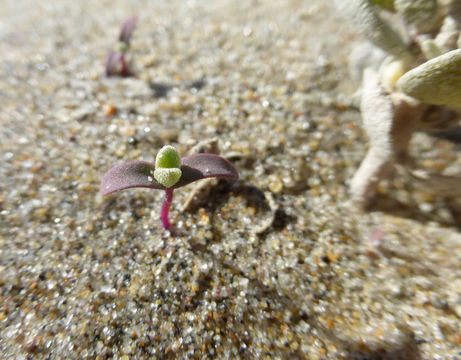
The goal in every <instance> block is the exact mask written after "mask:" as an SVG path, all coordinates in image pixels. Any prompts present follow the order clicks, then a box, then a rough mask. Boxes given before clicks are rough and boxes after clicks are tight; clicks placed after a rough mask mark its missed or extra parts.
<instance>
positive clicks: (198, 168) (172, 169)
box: [101, 145, 239, 229]
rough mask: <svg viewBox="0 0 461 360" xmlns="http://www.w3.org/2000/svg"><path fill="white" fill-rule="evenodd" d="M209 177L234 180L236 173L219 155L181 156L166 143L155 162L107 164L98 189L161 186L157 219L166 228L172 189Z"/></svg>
mask: <svg viewBox="0 0 461 360" xmlns="http://www.w3.org/2000/svg"><path fill="white" fill-rule="evenodd" d="M212 177H215V178H224V179H231V180H237V179H238V177H239V175H238V173H237V170H236V169H235V167H234V166H233V165H232V164H231V163H230V162H229V161H228V160H226V159H224V158H223V157H221V156H219V155H215V154H193V155H189V156H186V157H183V158H182V159H181V158H180V156H179V152H178V150H176V148H174V147H173V146H170V145H166V146H164V147H163V148H162V149H160V151H159V153H158V154H157V157H156V159H155V164H154V163H151V162H147V161H129V162H125V163H122V164H119V165H116V166H114V167H113V168H111V169H110V170H109V171H107V172H106V173H105V174H104V176H103V178H102V180H101V193H102V194H103V195H108V194H112V193H114V192H117V191H120V190H124V189H129V188H135V187H144V188H150V189H160V190H165V200H164V202H163V205H162V212H161V220H162V224H163V227H164V228H165V229H169V228H170V222H169V220H168V213H169V211H170V207H171V203H172V201H173V191H174V190H175V189H177V188H179V187H182V186H184V185H187V184H190V183H192V182H194V181H197V180H201V179H206V178H212Z"/></svg>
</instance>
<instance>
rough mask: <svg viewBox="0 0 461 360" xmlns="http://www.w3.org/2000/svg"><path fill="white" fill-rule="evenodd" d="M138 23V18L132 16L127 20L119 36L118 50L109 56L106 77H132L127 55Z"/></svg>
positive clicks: (111, 52)
mask: <svg viewBox="0 0 461 360" xmlns="http://www.w3.org/2000/svg"><path fill="white" fill-rule="evenodd" d="M137 22H138V17H137V16H131V17H129V18H128V19H126V20H125V21H124V22H123V24H122V26H121V28H120V35H119V36H118V44H117V48H116V50H112V51H110V52H109V54H107V58H106V75H107V76H129V75H131V73H130V71H129V69H128V63H127V60H126V53H127V52H128V49H129V48H130V42H131V38H132V36H133V32H134V29H135V28H136V23H137Z"/></svg>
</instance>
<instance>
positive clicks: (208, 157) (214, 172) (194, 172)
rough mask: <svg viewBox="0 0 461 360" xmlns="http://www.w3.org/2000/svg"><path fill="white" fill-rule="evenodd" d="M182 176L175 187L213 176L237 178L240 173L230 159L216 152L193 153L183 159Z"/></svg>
mask: <svg viewBox="0 0 461 360" xmlns="http://www.w3.org/2000/svg"><path fill="white" fill-rule="evenodd" d="M181 171H182V176H181V178H180V179H179V181H178V183H177V184H175V186H174V187H175V188H178V187H181V186H184V185H187V184H190V183H191V182H194V181H197V180H200V179H206V178H211V177H216V178H224V179H230V180H237V179H238V178H239V174H238V172H237V170H235V167H234V165H232V164H231V163H230V162H229V161H228V160H226V159H225V158H223V157H222V156H219V155H215V154H193V155H189V156H186V157H183V158H182V159H181Z"/></svg>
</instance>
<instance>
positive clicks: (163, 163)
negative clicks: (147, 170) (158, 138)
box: [155, 145, 181, 169]
mask: <svg viewBox="0 0 461 360" xmlns="http://www.w3.org/2000/svg"><path fill="white" fill-rule="evenodd" d="M180 166H181V157H180V156H179V152H178V150H176V148H175V147H173V146H171V145H165V146H164V147H162V148H161V149H160V151H159V152H158V154H157V157H156V158H155V167H156V168H178V169H179V167H180Z"/></svg>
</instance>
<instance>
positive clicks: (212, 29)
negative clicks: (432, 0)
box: [0, 0, 461, 360]
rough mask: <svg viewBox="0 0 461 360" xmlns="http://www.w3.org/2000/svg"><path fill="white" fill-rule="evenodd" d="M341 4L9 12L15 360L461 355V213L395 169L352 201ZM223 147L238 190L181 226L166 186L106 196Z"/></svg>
mask: <svg viewBox="0 0 461 360" xmlns="http://www.w3.org/2000/svg"><path fill="white" fill-rule="evenodd" d="M327 3H328V2H323V1H314V0H310V1H308V0H304V1H300V0H289V1H285V0H276V1H265V2H264V1H247V2H236V1H225V0H220V1H213V2H200V1H194V0H189V1H179V0H173V1H150V2H144V1H131V2H129V3H128V2H125V1H75V0H74V1H71V0H65V1H59V2H58V1H39V2H38V1H32V0H3V1H2V2H0V14H1V17H0V136H1V138H0V156H1V161H0V359H120V360H128V359H150V358H152V359H154V358H158V359H175V358H177V359H204V358H222V359H238V358H241V359H254V358H263V359H266V358H267V359H461V353H460V351H461V331H460V317H461V261H460V260H461V257H460V256H461V235H460V233H459V224H460V212H459V210H458V211H457V208H456V206H455V205H456V204H453V199H449V198H448V199H447V198H440V197H438V196H437V194H433V193H429V192H424V191H421V190H418V189H415V188H414V186H412V184H411V183H410V182H409V181H408V180H405V179H402V178H399V177H398V176H396V177H394V178H392V179H390V180H388V181H385V182H384V183H383V184H382V186H381V187H380V189H379V192H380V194H379V196H378V199H377V201H376V202H375V204H374V206H373V207H372V208H371V210H370V211H368V212H365V213H360V212H358V211H357V210H356V209H355V208H354V207H353V206H352V205H351V204H350V201H349V198H348V194H347V185H348V182H349V180H350V178H351V176H352V175H353V173H354V171H355V169H356V168H357V166H358V164H359V163H360V160H361V159H362V157H363V155H364V153H365V151H366V139H365V137H364V135H363V133H362V131H361V129H360V114H359V113H358V111H357V108H356V107H355V106H354V103H355V101H354V98H353V93H354V91H355V90H356V88H357V84H356V83H354V82H353V81H352V80H351V79H350V77H349V75H348V70H347V61H346V58H347V55H348V54H349V53H350V51H351V49H352V46H353V45H354V44H355V43H356V42H358V41H361V39H360V38H359V37H358V36H357V35H356V34H355V32H354V30H353V29H352V28H351V27H349V26H348V25H347V24H346V22H345V21H344V20H343V19H342V18H341V17H340V16H339V14H337V13H336V12H335V10H334V9H333V8H332V7H331V5H329V4H327ZM132 14H137V15H138V16H139V23H138V28H137V29H136V32H135V34H134V38H133V42H132V46H131V49H130V53H129V56H130V60H131V69H132V70H133V72H134V76H133V77H130V78H107V77H105V76H104V58H105V56H106V54H107V52H108V51H109V50H110V49H111V48H113V47H114V46H115V45H116V39H117V35H118V31H119V26H120V24H121V22H122V21H123V20H124V19H125V18H126V17H128V16H129V15H132ZM213 138H216V139H217V141H218V145H219V150H220V152H221V154H222V155H224V156H227V157H228V158H229V159H230V160H232V162H233V163H234V164H235V166H236V167H237V168H238V170H239V173H240V180H239V181H236V182H232V183H230V182H226V181H220V182H213V183H211V184H208V186H209V189H210V191H208V192H206V191H204V192H200V193H198V195H197V197H196V200H195V201H194V202H193V203H192V204H191V205H190V206H189V207H188V209H184V210H183V211H182V207H183V206H182V205H183V204H184V202H185V201H186V199H187V197H188V196H189V195H190V194H191V192H192V191H194V186H193V185H190V186H188V187H185V188H182V189H180V190H177V191H176V193H175V200H174V203H173V209H172V214H171V215H172V221H173V222H174V226H175V230H174V232H173V233H170V232H167V231H164V230H163V229H162V226H161V223H160V221H159V213H160V205H161V201H162V198H163V193H162V192H160V191H149V190H145V189H135V190H127V191H124V192H120V193H117V194H114V195H111V196H108V197H104V198H103V197H102V196H101V195H100V194H99V182H100V179H101V177H102V175H103V174H104V172H105V171H107V170H108V169H109V168H110V167H112V166H113V165H115V164H117V163H120V162H122V161H128V160H140V159H142V160H150V161H153V160H154V158H155V154H156V152H157V151H158V149H160V147H161V146H163V145H164V144H173V145H175V146H177V147H178V149H179V150H180V151H181V153H183V154H186V153H187V152H188V151H189V150H190V149H191V148H192V147H193V146H194V145H196V144H197V143H199V142H201V141H205V142H206V141H207V140H211V139H213ZM460 150H461V149H460V146H459V145H456V144H453V143H449V142H447V141H443V140H440V139H433V138H431V137H429V136H427V135H425V134H418V135H417V136H415V138H414V139H413V141H412V147H411V152H412V155H414V156H415V157H416V158H417V159H418V160H417V161H418V162H419V164H420V165H421V166H424V167H425V168H428V169H431V170H434V169H435V170H439V171H440V170H443V169H449V168H450V167H453V166H458V167H459V162H460V160H459V156H458V155H459V153H460Z"/></svg>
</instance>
